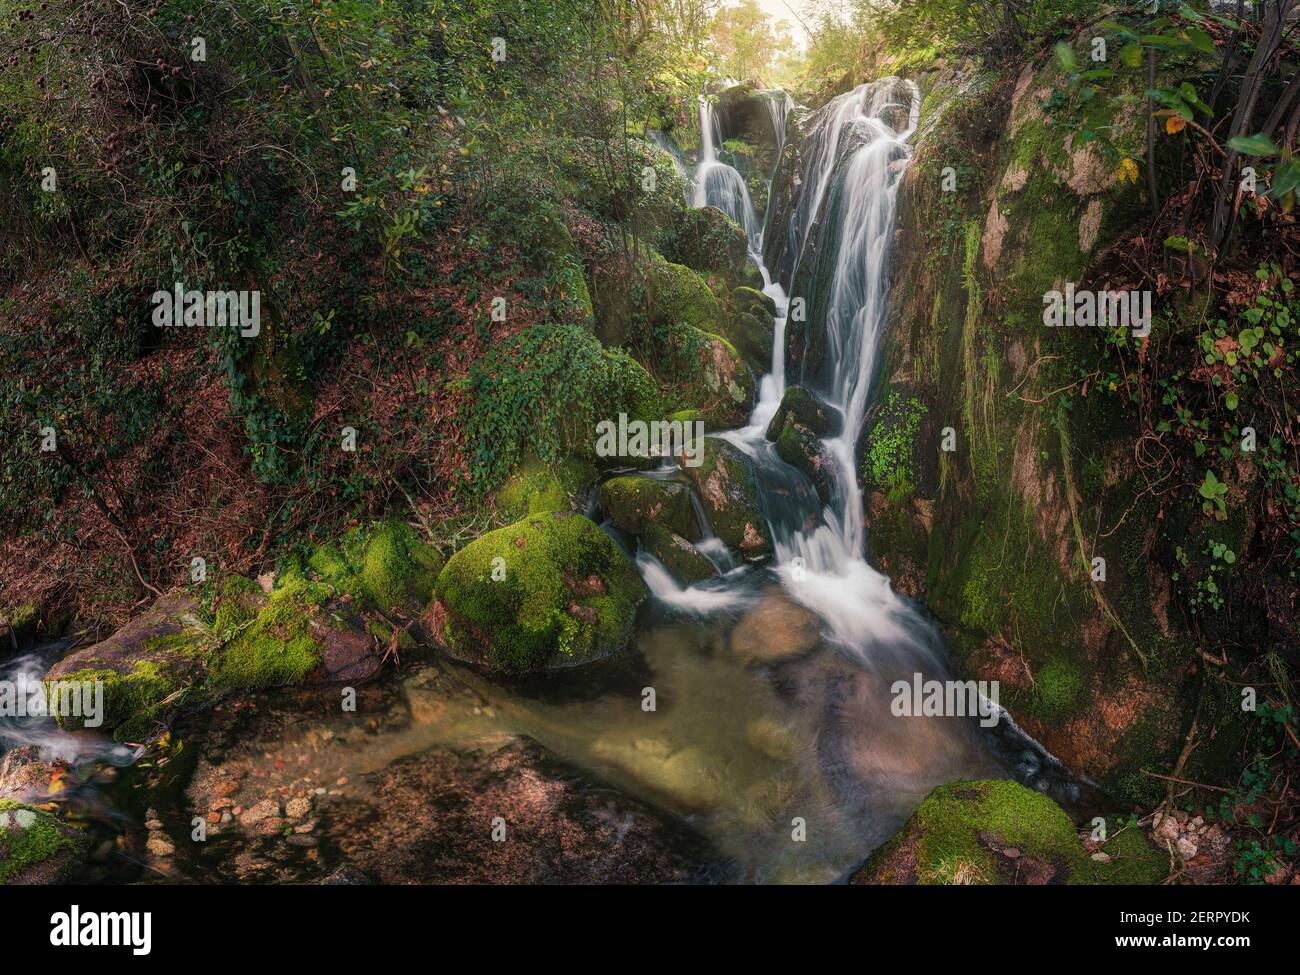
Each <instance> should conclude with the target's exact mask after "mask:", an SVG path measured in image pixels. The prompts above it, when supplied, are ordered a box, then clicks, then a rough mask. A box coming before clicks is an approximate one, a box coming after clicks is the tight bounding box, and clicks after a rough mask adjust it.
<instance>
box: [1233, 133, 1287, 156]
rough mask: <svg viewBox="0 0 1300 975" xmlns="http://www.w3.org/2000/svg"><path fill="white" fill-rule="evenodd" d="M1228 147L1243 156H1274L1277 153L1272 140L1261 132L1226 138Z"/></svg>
mask: <svg viewBox="0 0 1300 975" xmlns="http://www.w3.org/2000/svg"><path fill="white" fill-rule="evenodd" d="M1228 148H1229V149H1231V150H1232V151H1233V152H1239V153H1241V154H1242V155H1243V156H1276V155H1277V153H1278V148H1277V146H1275V145H1273V140H1272V139H1270V138H1269V137H1268V136H1266V135H1264V134H1263V133H1262V132H1261V133H1260V134H1259V135H1234V136H1233V137H1232V138H1231V139H1229V140H1228Z"/></svg>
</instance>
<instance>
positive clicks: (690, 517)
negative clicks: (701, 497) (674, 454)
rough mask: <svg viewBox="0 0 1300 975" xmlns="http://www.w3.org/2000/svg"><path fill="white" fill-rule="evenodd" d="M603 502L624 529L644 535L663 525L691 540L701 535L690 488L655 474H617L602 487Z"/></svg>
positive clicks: (615, 522) (601, 497)
mask: <svg viewBox="0 0 1300 975" xmlns="http://www.w3.org/2000/svg"><path fill="white" fill-rule="evenodd" d="M600 503H601V505H602V506H603V507H604V508H605V510H606V511H607V512H608V513H609V517H610V520H612V521H613V522H614V524H615V525H617V526H618V527H619V528H621V529H623V531H625V532H628V533H630V534H633V535H643V534H645V532H646V530H647V529H648V528H649V527H650V526H651V525H661V526H663V527H664V528H667V529H669V530H670V531H672V532H674V533H676V534H678V535H681V536H682V537H684V538H687V539H689V540H691V541H695V540H698V539H699V537H700V529H699V524H698V523H697V521H696V519H695V511H694V509H693V507H692V506H691V495H690V490H689V489H688V488H687V487H686V485H684V484H681V483H678V482H676V481H666V480H663V479H662V478H655V477H613V478H610V479H609V480H608V481H605V482H604V483H603V484H601V486H600Z"/></svg>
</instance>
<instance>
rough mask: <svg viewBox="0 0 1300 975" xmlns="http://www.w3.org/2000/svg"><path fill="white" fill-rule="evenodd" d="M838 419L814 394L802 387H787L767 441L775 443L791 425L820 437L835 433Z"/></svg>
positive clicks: (773, 416)
mask: <svg viewBox="0 0 1300 975" xmlns="http://www.w3.org/2000/svg"><path fill="white" fill-rule="evenodd" d="M836 422H837V419H836V415H835V411H834V410H832V409H831V408H830V407H828V406H826V404H824V403H823V402H822V401H821V400H820V399H819V398H818V397H817V396H816V395H815V394H814V393H811V392H809V391H808V390H806V389H804V388H803V387H802V386H787V387H786V390H785V392H784V393H783V394H782V396H781V403H780V405H779V406H778V407H777V408H776V412H775V413H773V414H772V421H771V422H770V423H769V424H768V425H767V434H766V436H767V439H768V440H773V441H775V440H776V439H777V438H779V437H780V436H781V431H782V430H784V429H785V428H786V426H787V425H788V424H789V423H796V424H798V425H799V426H801V427H804V428H805V429H807V430H809V431H810V432H812V433H813V434H814V435H815V436H818V437H827V436H830V435H831V434H833V433H834V427H835V425H836Z"/></svg>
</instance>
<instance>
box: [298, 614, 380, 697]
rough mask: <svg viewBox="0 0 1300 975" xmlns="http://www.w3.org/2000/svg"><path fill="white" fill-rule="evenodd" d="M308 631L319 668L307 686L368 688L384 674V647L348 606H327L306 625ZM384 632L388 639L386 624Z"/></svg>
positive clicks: (371, 629)
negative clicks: (317, 657)
mask: <svg viewBox="0 0 1300 975" xmlns="http://www.w3.org/2000/svg"><path fill="white" fill-rule="evenodd" d="M308 629H309V632H310V633H311V635H312V637H313V638H314V639H315V640H316V643H317V647H318V649H319V652H320V665H319V666H318V667H317V669H316V670H315V671H313V672H312V674H311V676H310V677H309V678H308V682H309V683H313V684H349V685H357V684H367V683H369V682H370V681H373V680H375V679H376V678H378V677H379V675H380V674H381V673H383V670H384V658H383V652H384V650H385V649H386V647H381V646H379V644H378V642H377V640H376V637H375V634H374V631H373V628H367V626H366V624H365V621H364V620H363V619H362V618H361V617H360V616H358V615H357V614H356V612H355V611H354V610H353V609H352V608H351V607H350V606H349V605H348V604H346V603H342V602H339V601H337V600H336V601H333V602H330V603H327V604H326V605H325V606H324V607H322V611H321V612H320V613H318V614H316V615H315V616H313V617H312V618H311V619H310V620H309V621H308ZM383 630H384V632H385V633H386V634H387V635H389V636H391V632H392V631H391V630H389V629H388V627H387V625H386V624H383ZM399 636H400V631H399Z"/></svg>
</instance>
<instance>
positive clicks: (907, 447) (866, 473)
mask: <svg viewBox="0 0 1300 975" xmlns="http://www.w3.org/2000/svg"><path fill="white" fill-rule="evenodd" d="M925 414H926V406H925V404H924V403H923V402H921V400H920V399H918V398H917V397H915V396H905V395H903V394H902V393H901V392H899V391H898V390H890V393H889V398H888V399H887V400H886V401H885V406H884V409H883V410H882V411H881V415H880V418H879V419H878V420H877V421H876V423H875V425H874V426H872V428H871V433H870V434H868V436H867V450H866V456H865V457H864V458H863V461H862V474H863V479H864V483H866V484H869V485H875V486H884V485H890V486H896V485H898V484H903V483H906V484H915V483H916V471H917V464H916V461H915V459H914V456H915V453H916V449H917V432H918V431H919V430H920V428H921V420H922V418H923V417H924V416H925Z"/></svg>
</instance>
